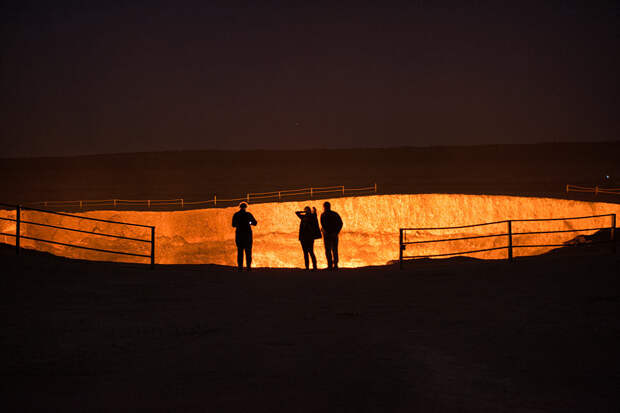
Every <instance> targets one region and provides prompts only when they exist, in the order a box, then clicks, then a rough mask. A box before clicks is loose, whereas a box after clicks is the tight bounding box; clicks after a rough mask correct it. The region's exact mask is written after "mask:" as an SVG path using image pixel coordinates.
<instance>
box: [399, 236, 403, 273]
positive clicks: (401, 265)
mask: <svg viewBox="0 0 620 413" xmlns="http://www.w3.org/2000/svg"><path fill="white" fill-rule="evenodd" d="M399 231H400V234H399V236H398V265H399V267H400V269H401V270H402V269H403V229H402V228H400V229H399Z"/></svg>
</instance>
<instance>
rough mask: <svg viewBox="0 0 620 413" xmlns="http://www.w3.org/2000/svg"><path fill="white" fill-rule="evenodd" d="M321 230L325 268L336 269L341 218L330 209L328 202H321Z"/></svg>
mask: <svg viewBox="0 0 620 413" xmlns="http://www.w3.org/2000/svg"><path fill="white" fill-rule="evenodd" d="M321 227H322V228H321V231H322V232H323V243H324V244H325V257H326V258H327V269H329V270H331V269H335V270H337V269H338V234H339V233H340V230H341V229H342V219H341V218H340V215H338V213H337V212H334V211H332V205H331V204H330V203H329V202H325V203H324V204H323V213H322V214H321Z"/></svg>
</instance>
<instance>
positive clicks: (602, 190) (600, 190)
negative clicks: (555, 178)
mask: <svg viewBox="0 0 620 413" xmlns="http://www.w3.org/2000/svg"><path fill="white" fill-rule="evenodd" d="M566 192H567V193H568V192H586V193H592V194H594V195H598V194H612V195H620V188H607V187H600V186H598V185H596V186H594V187H589V186H579V185H570V184H566Z"/></svg>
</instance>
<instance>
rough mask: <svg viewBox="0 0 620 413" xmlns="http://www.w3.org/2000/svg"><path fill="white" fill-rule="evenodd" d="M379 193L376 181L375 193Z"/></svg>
mask: <svg viewBox="0 0 620 413" xmlns="http://www.w3.org/2000/svg"><path fill="white" fill-rule="evenodd" d="M376 193H377V183H376V182H375V194H376Z"/></svg>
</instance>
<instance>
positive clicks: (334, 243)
mask: <svg viewBox="0 0 620 413" xmlns="http://www.w3.org/2000/svg"><path fill="white" fill-rule="evenodd" d="M332 253H333V255H334V268H338V235H336V236H335V237H334V239H333V240H332Z"/></svg>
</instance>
